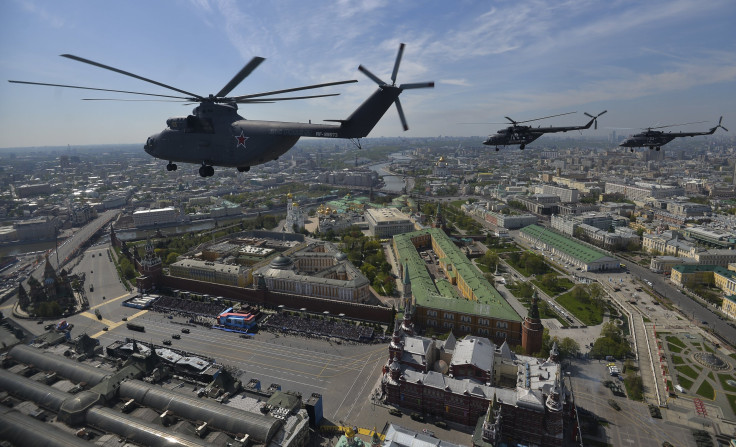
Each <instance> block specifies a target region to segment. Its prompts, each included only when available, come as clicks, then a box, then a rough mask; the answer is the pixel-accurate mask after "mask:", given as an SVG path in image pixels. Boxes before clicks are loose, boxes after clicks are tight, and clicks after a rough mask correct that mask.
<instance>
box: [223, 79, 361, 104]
mask: <svg viewBox="0 0 736 447" xmlns="http://www.w3.org/2000/svg"><path fill="white" fill-rule="evenodd" d="M353 82H358V80H357V79H351V80H349V81H337V82H326V83H324V84H314V85H307V86H304V87H295V88H287V89H284V90H274V91H272V92H264V93H254V94H252V95H243V96H233V97H231V98H222V99H227V100H235V101H240V100H241V99H249V98H258V97H261V96H270V95H278V94H280V93H289V92H297V91H299V90H309V89H313V88H321V87H330V86H332V85H342V84H351V83H353Z"/></svg>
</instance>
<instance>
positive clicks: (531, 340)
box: [521, 291, 544, 355]
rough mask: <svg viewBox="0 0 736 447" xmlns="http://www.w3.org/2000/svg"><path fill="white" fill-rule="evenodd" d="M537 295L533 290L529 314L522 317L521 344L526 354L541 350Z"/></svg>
mask: <svg viewBox="0 0 736 447" xmlns="http://www.w3.org/2000/svg"><path fill="white" fill-rule="evenodd" d="M538 302H539V297H538V296H537V292H536V291H535V292H534V297H533V298H532V306H531V308H530V309H529V315H527V316H526V318H524V324H523V325H522V327H521V346H523V347H524V352H525V353H526V354H527V355H531V354H534V353H537V352H539V351H541V350H542V333H543V331H544V327H543V326H542V320H541V319H540V318H539V307H538Z"/></svg>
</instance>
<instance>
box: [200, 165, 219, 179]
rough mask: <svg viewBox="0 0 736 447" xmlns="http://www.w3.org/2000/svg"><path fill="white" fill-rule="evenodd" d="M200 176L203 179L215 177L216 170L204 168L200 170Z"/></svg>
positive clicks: (209, 167)
mask: <svg viewBox="0 0 736 447" xmlns="http://www.w3.org/2000/svg"><path fill="white" fill-rule="evenodd" d="M199 175H201V176H202V177H212V176H213V175H215V168H213V167H212V166H206V165H205V166H202V167H200V168H199Z"/></svg>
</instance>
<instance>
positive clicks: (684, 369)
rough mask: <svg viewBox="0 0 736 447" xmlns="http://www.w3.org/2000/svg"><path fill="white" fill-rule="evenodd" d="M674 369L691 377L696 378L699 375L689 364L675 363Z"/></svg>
mask: <svg viewBox="0 0 736 447" xmlns="http://www.w3.org/2000/svg"><path fill="white" fill-rule="evenodd" d="M675 369H676V370H677V371H678V372H680V373H682V374H685V375H686V376H688V377H690V378H692V379H697V378H698V375H699V374H698V372H697V371H695V370H694V369H692V368H691V367H690V366H689V365H677V366H675Z"/></svg>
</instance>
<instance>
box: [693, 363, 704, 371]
mask: <svg viewBox="0 0 736 447" xmlns="http://www.w3.org/2000/svg"><path fill="white" fill-rule="evenodd" d="M693 368H695V369H697V370H698V371H702V370H703V367H702V366H700V365H696V364H694V363H693Z"/></svg>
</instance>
